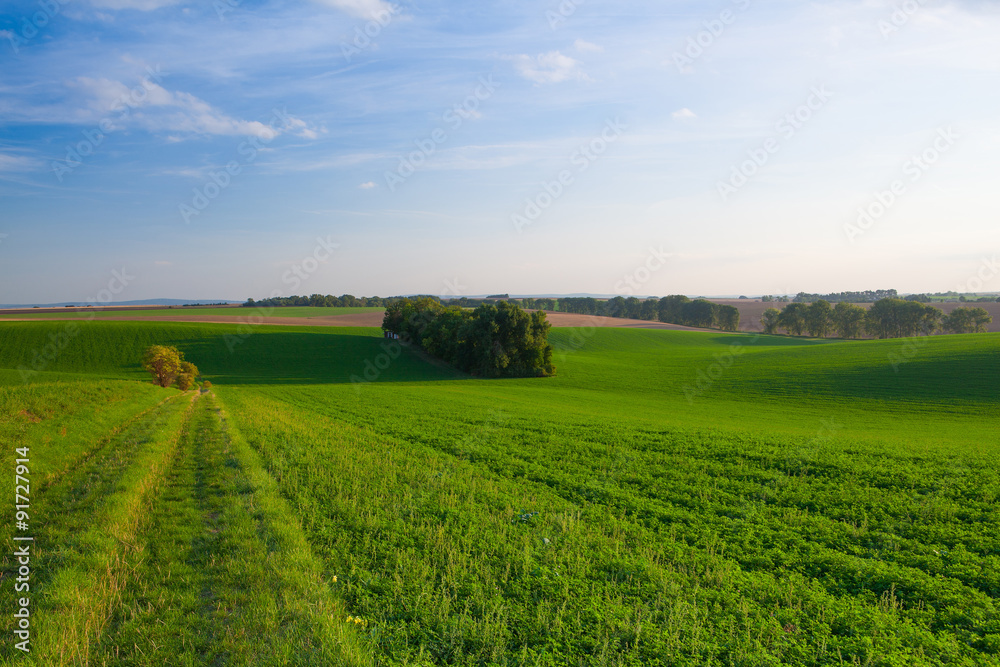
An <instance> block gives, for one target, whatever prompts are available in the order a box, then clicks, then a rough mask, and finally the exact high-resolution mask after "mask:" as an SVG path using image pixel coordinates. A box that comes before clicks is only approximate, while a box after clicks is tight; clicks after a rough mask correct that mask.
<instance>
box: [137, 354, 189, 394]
mask: <svg viewBox="0 0 1000 667" xmlns="http://www.w3.org/2000/svg"><path fill="white" fill-rule="evenodd" d="M183 359H184V356H183V355H182V354H181V353H180V351H179V350H178V349H177V348H176V347H167V346H165V345H153V346H151V347H149V348H148V349H147V350H146V353H145V355H144V356H143V358H142V367H143V368H145V369H146V370H147V371H149V372H150V373H151V374H152V376H153V383H154V384H157V385H159V386H161V387H169V386H170V385H172V384H173V383H174V381H175V380H176V379H177V376H178V375H180V373H181V363H182V362H183Z"/></svg>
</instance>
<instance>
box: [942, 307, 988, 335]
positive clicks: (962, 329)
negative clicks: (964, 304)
mask: <svg viewBox="0 0 1000 667" xmlns="http://www.w3.org/2000/svg"><path fill="white" fill-rule="evenodd" d="M992 322H993V316H991V315H990V314H989V313H988V312H987V311H986V309H985V308H956V309H955V310H953V311H951V313H950V314H948V315H946V316H945V317H944V319H943V320H942V325H943V327H944V330H945V331H947V332H949V333H956V334H962V333H986V330H987V328H988V327H989V325H990V323H992Z"/></svg>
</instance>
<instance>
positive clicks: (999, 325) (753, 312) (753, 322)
mask: <svg viewBox="0 0 1000 667" xmlns="http://www.w3.org/2000/svg"><path fill="white" fill-rule="evenodd" d="M709 300H710V301H712V302H714V303H721V304H725V305H727V306H736V307H737V308H739V309H740V331H754V332H756V331H761V330H762V328H761V326H760V316H761V315H763V314H764V311H765V310H767V309H768V308H777V309H778V310H781V307H782V306H784V305H785V304H783V303H763V302H761V301H760V300H758V299H709ZM858 305H859V306H861V307H862V308H868V307H870V306H871V304H870V303H859V304H858ZM930 305H932V306H934V307H935V308H940V309H941V310H943V311H944V313H945V314H946V315H947V314H948V313H950V312H951V311H953V310H955V309H956V308H958V307H961V306H965V307H968V308H977V307H979V308H983V309H985V310H986V312H988V313H989V314H990V315H992V316H993V323H992V324H991V325H990V327H989V331H990V332H991V333H995V332H1000V303H996V302H993V303H934V304H930Z"/></svg>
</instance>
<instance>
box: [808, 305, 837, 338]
mask: <svg viewBox="0 0 1000 667" xmlns="http://www.w3.org/2000/svg"><path fill="white" fill-rule="evenodd" d="M804 319H805V323H806V329H807V330H808V331H809V335H810V336H812V337H813V338H826V336H827V334H828V333H830V325H832V324H833V308H832V307H830V302H829V301H826V300H825V299H820V300H819V301H813V302H812V303H811V304H809V305H808V306H807V307H806V310H805V313H804Z"/></svg>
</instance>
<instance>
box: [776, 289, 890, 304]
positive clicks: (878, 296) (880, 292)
mask: <svg viewBox="0 0 1000 667" xmlns="http://www.w3.org/2000/svg"><path fill="white" fill-rule="evenodd" d="M898 297H899V293H898V292H897V291H896V290H894V289H877V290H865V291H864V292H834V293H832V294H808V293H806V292H799V293H798V294H796V295H795V296H794V297H793V298H792V303H812V302H814V301H829V302H830V303H841V302H845V303H875V302H876V301H881V300H882V299H896V298H898Z"/></svg>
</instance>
